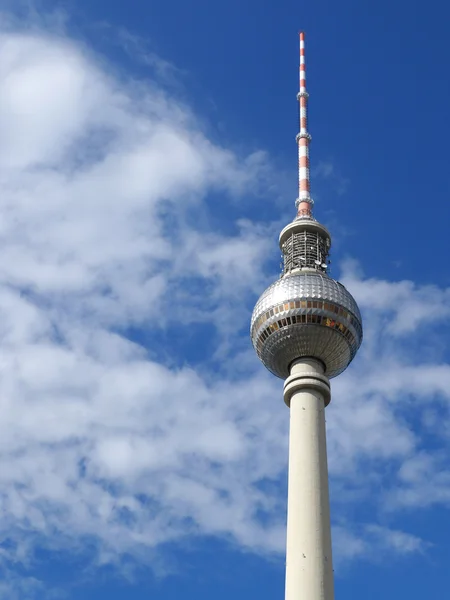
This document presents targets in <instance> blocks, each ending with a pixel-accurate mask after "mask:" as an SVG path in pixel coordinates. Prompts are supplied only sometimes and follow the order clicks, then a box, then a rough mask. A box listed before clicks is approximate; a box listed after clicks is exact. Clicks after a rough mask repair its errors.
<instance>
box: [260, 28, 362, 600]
mask: <svg viewBox="0 0 450 600" xmlns="http://www.w3.org/2000/svg"><path fill="white" fill-rule="evenodd" d="M298 100H299V104H300V131H299V133H298V135H297V143H298V159H299V160H298V164H299V195H298V198H297V202H296V205H297V216H296V218H295V219H294V220H293V221H292V222H291V223H289V224H288V225H286V227H284V229H283V230H282V231H281V233H280V238H279V245H280V249H281V251H282V253H283V259H284V265H283V272H282V274H281V277H280V278H279V279H278V280H277V281H275V283H273V284H272V285H270V286H269V287H268V288H267V289H266V291H265V292H263V294H262V295H261V296H260V298H259V300H258V301H257V303H256V305H255V308H254V309H253V314H252V320H251V325H250V335H251V339H252V343H253V347H254V348H255V350H256V353H257V355H258V357H259V358H260V360H261V361H262V362H263V364H264V366H265V367H267V369H269V371H271V372H272V373H273V374H274V375H276V376H277V377H281V378H282V379H284V380H285V383H284V402H285V404H286V405H287V406H288V407H289V410H290V434H289V475H288V478H289V485H288V510H287V540H286V595H285V598H286V600H334V582H333V561H332V556H331V525H330V504H329V497H328V467H327V446H326V429H325V408H326V406H328V404H329V402H330V400H331V392H330V379H331V378H332V377H336V376H337V375H339V374H340V373H342V372H343V371H344V370H345V369H346V368H347V367H348V365H349V364H350V363H351V361H352V360H353V358H354V357H355V355H356V353H357V351H358V349H359V347H360V345H361V342H362V337H363V331H362V321H361V314H360V312H359V308H358V305H357V304H356V302H355V300H354V298H353V296H352V295H351V294H350V292H348V291H347V290H346V288H345V287H344V286H343V285H342V284H341V283H339V282H338V281H336V280H335V279H332V278H331V277H330V276H329V274H328V266H329V260H328V254H329V251H330V246H331V236H330V233H329V232H328V230H327V229H326V228H325V227H324V226H323V225H321V224H320V223H319V222H318V221H316V219H315V218H313V216H312V204H313V201H312V199H311V196H310V191H309V156H308V149H309V142H310V140H311V137H310V135H309V133H308V129H307V115H306V109H307V100H308V93H307V91H306V69H305V35H304V34H303V33H300V90H299V93H298Z"/></svg>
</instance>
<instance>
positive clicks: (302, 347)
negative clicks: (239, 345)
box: [250, 272, 362, 379]
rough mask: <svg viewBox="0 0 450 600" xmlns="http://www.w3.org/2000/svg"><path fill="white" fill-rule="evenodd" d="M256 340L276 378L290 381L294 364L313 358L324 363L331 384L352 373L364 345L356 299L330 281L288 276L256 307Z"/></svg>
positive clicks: (311, 275)
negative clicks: (299, 360) (352, 365)
mask: <svg viewBox="0 0 450 600" xmlns="http://www.w3.org/2000/svg"><path fill="white" fill-rule="evenodd" d="M250 334H251V339H252V343H253V346H254V348H255V350H256V352H257V354H258V356H259V358H260V359H261V361H262V362H263V363H264V365H265V366H266V367H267V369H269V371H271V372H272V373H273V374H274V375H277V376H278V377H281V378H282V379H285V378H286V377H288V376H289V367H290V365H291V363H292V362H293V361H294V360H296V359H298V358H302V357H307V356H309V357H314V358H317V359H319V360H321V361H322V362H323V364H324V365H325V369H326V371H325V372H326V375H327V376H328V377H330V378H331V377H336V375H339V373H342V371H344V369H346V368H347V367H348V365H349V364H350V362H351V361H352V359H353V358H354V356H355V354H356V352H357V351H358V348H359V346H360V345H361V342H362V325H361V314H360V312H359V309H358V306H357V304H356V302H355V300H354V299H353V296H352V295H351V294H350V293H349V292H348V291H347V290H346V288H345V287H344V286H343V285H342V284H341V283H339V282H338V281H335V280H334V279H331V278H330V277H328V275H324V274H321V273H305V272H303V273H298V274H293V275H285V276H284V277H282V278H281V279H279V280H278V281H276V282H275V283H273V284H272V285H271V286H270V287H268V288H267V290H266V291H265V292H264V293H263V294H262V295H261V297H260V298H259V300H258V302H257V303H256V306H255V308H254V310H253V315H252V320H251V326H250Z"/></svg>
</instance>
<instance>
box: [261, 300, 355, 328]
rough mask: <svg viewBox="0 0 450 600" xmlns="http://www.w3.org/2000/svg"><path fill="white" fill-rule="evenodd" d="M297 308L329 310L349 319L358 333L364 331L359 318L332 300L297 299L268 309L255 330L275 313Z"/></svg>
mask: <svg viewBox="0 0 450 600" xmlns="http://www.w3.org/2000/svg"><path fill="white" fill-rule="evenodd" d="M295 309H320V310H325V311H328V312H330V313H334V314H336V315H339V316H341V317H343V318H344V319H346V320H347V321H349V322H350V324H351V325H352V327H354V328H355V329H356V331H357V332H358V333H362V327H361V324H360V322H359V321H358V319H356V318H355V317H354V316H353V315H352V313H351V312H349V311H348V310H346V309H345V308H342V306H337V305H336V304H332V303H331V302H322V301H320V300H295V301H291V302H286V303H284V304H280V305H279V306H275V307H274V308H271V309H270V310H268V311H266V312H265V313H264V314H262V315H261V316H260V317H259V318H258V319H257V320H256V321H255V323H254V324H253V331H255V329H258V328H259V327H261V325H263V323H265V322H266V321H268V320H269V319H270V318H271V317H273V316H274V315H276V314H279V313H282V312H285V311H288V310H295ZM283 320H284V319H283ZM296 322H297V323H298V322H300V321H296ZM301 322H302V323H309V322H313V323H314V322H316V321H301ZM322 324H325V323H322ZM326 325H327V326H328V327H330V325H328V324H326Z"/></svg>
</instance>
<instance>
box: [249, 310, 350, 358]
mask: <svg viewBox="0 0 450 600" xmlns="http://www.w3.org/2000/svg"><path fill="white" fill-rule="evenodd" d="M297 323H311V324H313V325H322V326H325V327H331V328H333V329H337V330H338V331H340V332H341V333H342V335H343V336H344V337H345V338H346V339H347V340H348V341H349V343H350V344H351V346H354V347H355V352H356V349H357V343H356V339H355V336H354V335H353V333H352V332H351V331H350V329H348V328H347V327H346V326H345V325H344V324H343V323H340V322H339V321H335V320H334V319H330V317H323V316H321V315H312V314H305V315H292V316H290V317H286V318H285V319H281V320H280V321H276V322H274V323H271V324H270V325H269V327H267V328H266V329H263V331H262V332H261V333H260V334H259V336H258V339H257V342H256V343H257V346H258V347H260V346H261V347H262V343H263V342H265V341H266V340H267V338H268V337H269V336H270V334H271V333H273V332H275V331H277V330H278V329H281V328H282V327H287V326H288V325H295V324H297Z"/></svg>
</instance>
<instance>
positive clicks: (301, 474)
mask: <svg viewBox="0 0 450 600" xmlns="http://www.w3.org/2000/svg"><path fill="white" fill-rule="evenodd" d="M323 373H324V369H323V366H322V363H320V362H319V361H317V360H314V359H305V360H301V361H297V362H296V363H294V364H293V366H292V367H291V375H290V377H288V379H287V380H286V382H285V387H284V399H285V402H286V404H287V405H288V406H290V437H289V490H288V521H287V546H286V595H285V598H286V600H334V582H333V562H332V556H331V528H330V504H329V493H328V466H327V447H326V434H325V406H326V405H327V404H328V403H329V401H330V384H329V381H328V379H327V377H325V375H324V374H323Z"/></svg>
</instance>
